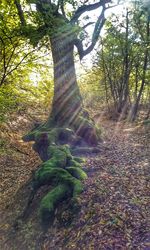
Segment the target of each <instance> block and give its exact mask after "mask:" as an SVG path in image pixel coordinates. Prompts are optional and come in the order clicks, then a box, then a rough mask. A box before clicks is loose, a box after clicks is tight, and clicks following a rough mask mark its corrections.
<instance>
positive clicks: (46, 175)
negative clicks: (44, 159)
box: [33, 166, 83, 194]
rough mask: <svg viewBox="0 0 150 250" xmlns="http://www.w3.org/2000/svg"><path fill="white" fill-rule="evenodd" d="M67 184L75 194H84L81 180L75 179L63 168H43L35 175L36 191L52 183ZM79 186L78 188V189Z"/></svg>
mask: <svg viewBox="0 0 150 250" xmlns="http://www.w3.org/2000/svg"><path fill="white" fill-rule="evenodd" d="M52 181H53V182H55V183H63V184H67V185H68V186H69V187H70V190H72V192H73V194H74V193H78V190H81V191H79V193H80V192H82V189H83V188H82V184H81V183H80V181H79V180H77V179H76V178H74V177H73V176H72V175H71V174H70V173H69V172H68V171H67V170H65V169H61V168H51V167H49V168H48V166H46V167H42V168H40V169H39V171H37V172H36V173H35V176H34V184H33V186H34V189H37V188H39V187H40V186H43V185H46V184H51V182H52ZM77 186H78V187H77Z"/></svg>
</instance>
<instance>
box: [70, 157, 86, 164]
mask: <svg viewBox="0 0 150 250" xmlns="http://www.w3.org/2000/svg"><path fill="white" fill-rule="evenodd" d="M73 160H74V161H77V162H78V163H85V159H84V158H81V157H73Z"/></svg>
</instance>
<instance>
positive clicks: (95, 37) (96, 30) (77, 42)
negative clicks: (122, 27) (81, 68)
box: [74, 7, 106, 60]
mask: <svg viewBox="0 0 150 250" xmlns="http://www.w3.org/2000/svg"><path fill="white" fill-rule="evenodd" d="M104 12H105V7H103V10H102V12H101V14H100V16H99V17H98V20H97V22H96V23H95V27H94V30H93V35H92V41H91V44H90V45H89V47H87V48H86V49H85V50H84V49H83V44H82V41H81V40H80V39H76V40H75V41H74V45H75V46H76V47H77V49H78V53H79V57H80V60H82V58H83V57H84V56H86V55H87V54H89V53H90V52H91V51H92V50H93V49H94V47H95V45H96V42H97V40H98V37H99V34H100V32H101V29H102V27H103V26H104V23H105V21H106V19H105V16H104Z"/></svg>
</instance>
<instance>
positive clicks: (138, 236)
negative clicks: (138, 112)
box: [0, 114, 150, 250]
mask: <svg viewBox="0 0 150 250" xmlns="http://www.w3.org/2000/svg"><path fill="white" fill-rule="evenodd" d="M35 115H36V114H35ZM35 117H36V116H35ZM100 123H101V124H102V126H103V131H104V133H103V139H104V142H103V144H102V145H101V152H100V153H99V154H91V155H86V156H84V157H85V158H86V164H85V167H86V168H87V169H88V179H87V180H86V181H85V183H84V186H85V189H84V192H83V193H82V194H81V195H80V197H79V203H80V205H81V209H80V211H79V212H78V213H76V214H75V215H74V216H73V218H70V215H69V212H68V211H67V209H66V204H65V203H64V204H62V205H61V206H60V208H58V211H57V218H56V219H55V221H54V224H53V226H52V227H49V228H48V229H47V230H44V231H43V228H42V227H41V225H40V221H39V217H38V204H39V200H40V199H41V195H42V193H43V192H45V189H44V190H41V191H40V192H38V194H37V195H36V197H35V199H34V201H33V203H32V205H31V207H30V209H29V215H28V217H27V218H26V219H25V220H24V221H20V223H19V225H18V228H13V227H12V225H13V223H14V221H15V219H16V218H17V216H18V215H20V214H21V211H22V210H23V208H24V207H25V205H26V203H27V199H28V197H29V194H30V184H29V182H28V180H29V178H30V177H31V173H32V171H33V170H35V169H36V167H37V166H38V165H39V163H40V160H39V158H38V156H37V155H36V154H35V153H34V152H33V151H32V149H31V143H24V142H23V141H22V139H21V136H22V135H23V134H25V132H26V131H28V130H29V129H30V128H31V122H29V121H28V117H26V116H25V115H20V116H18V118H17V119H15V120H13V118H12V122H11V123H8V124H7V125H5V126H3V127H2V131H3V133H2V135H1V136H2V138H3V139H2V141H1V144H2V146H3V150H1V151H0V166H1V179H2V180H1V189H2V196H1V213H2V214H1V219H0V220H1V231H0V233H1V246H0V249H1V250H15V249H19V250H30V249H31V250H32V249H36V250H40V249H41V250H50V249H53V250H57V249H75V250H77V249H81V250H82V249H83V250H88V249H89V250H94V249H95V250H97V249H100V250H103V249H105V250H125V249H127V250H128V249H133V250H134V249H139V250H140V249H143V250H148V249H150V231H149V229H150V210H149V208H148V205H149V204H150V188H149V187H150V186H148V185H149V184H150V175H149V173H150V171H149V163H150V148H149V147H150V130H149V129H148V125H147V126H146V125H145V126H144V125H143V124H142V123H137V124H133V125H131V124H130V125H129V124H127V123H125V122H115V121H110V120H107V119H104V117H103V118H101V119H100ZM59 210H60V211H61V212H62V211H64V212H62V213H61V215H60V214H59Z"/></svg>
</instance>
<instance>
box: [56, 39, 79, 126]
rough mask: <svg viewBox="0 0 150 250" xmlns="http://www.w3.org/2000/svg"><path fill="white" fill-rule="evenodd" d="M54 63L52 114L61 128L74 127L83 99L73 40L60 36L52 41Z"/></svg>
mask: <svg viewBox="0 0 150 250" xmlns="http://www.w3.org/2000/svg"><path fill="white" fill-rule="evenodd" d="M51 49H52V56H53V63H54V98H53V104H52V113H51V117H53V119H54V121H55V122H56V124H58V125H59V126H64V125H67V126H70V125H72V124H73V123H74V122H75V120H76V117H77V116H78V115H79V113H80V112H81V109H82V98H81V95H80V91H79V88H78V85H77V80H76V73H75V65H74V56H73V49H74V44H73V39H71V38H70V37H68V36H64V37H63V36H62V35H61V36H60V37H56V38H53V39H51Z"/></svg>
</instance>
